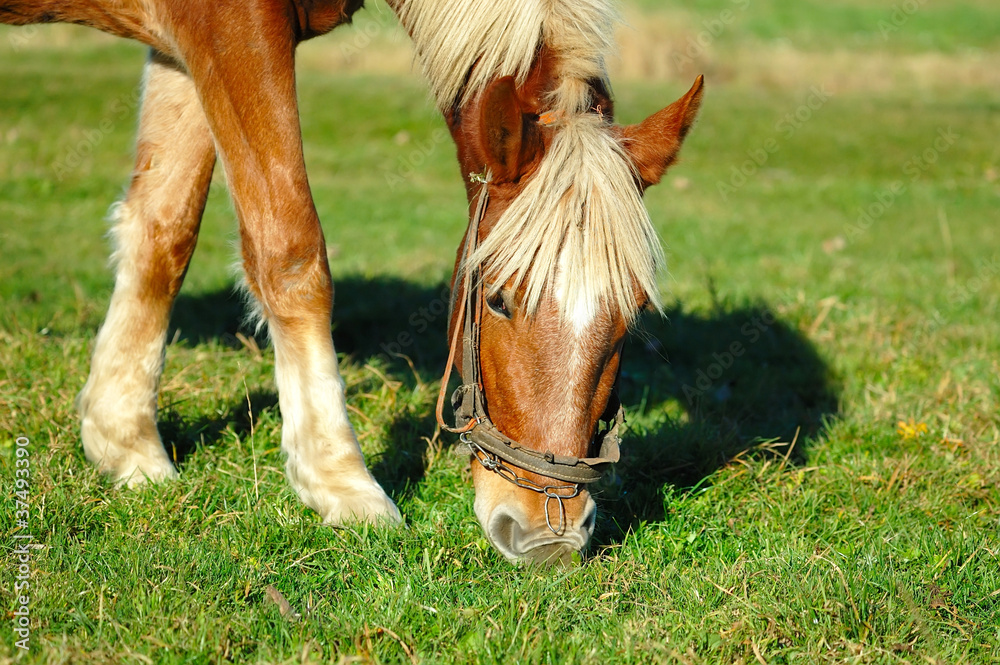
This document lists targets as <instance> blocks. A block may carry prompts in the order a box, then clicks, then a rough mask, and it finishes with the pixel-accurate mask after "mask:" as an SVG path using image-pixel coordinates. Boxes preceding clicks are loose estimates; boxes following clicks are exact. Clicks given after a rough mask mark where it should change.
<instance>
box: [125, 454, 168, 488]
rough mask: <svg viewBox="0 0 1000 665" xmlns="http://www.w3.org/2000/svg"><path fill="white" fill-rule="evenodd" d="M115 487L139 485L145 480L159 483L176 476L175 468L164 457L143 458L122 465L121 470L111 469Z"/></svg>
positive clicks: (145, 481)
mask: <svg viewBox="0 0 1000 665" xmlns="http://www.w3.org/2000/svg"><path fill="white" fill-rule="evenodd" d="M111 475H112V476H113V477H114V481H115V486H116V487H128V488H129V489H132V488H135V487H139V486H141V485H144V484H145V483H147V482H151V483H159V482H162V481H164V480H173V479H174V478H177V469H175V468H174V465H173V464H171V463H170V462H169V461H168V460H166V459H162V460H159V459H152V460H150V459H143V460H142V461H130V462H129V463H128V464H124V465H122V470H121V471H112V472H111Z"/></svg>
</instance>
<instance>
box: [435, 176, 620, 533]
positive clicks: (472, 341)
mask: <svg viewBox="0 0 1000 665" xmlns="http://www.w3.org/2000/svg"><path fill="white" fill-rule="evenodd" d="M473 180H474V181H476V182H481V183H482V189H481V190H480V194H479V200H478V202H477V204H476V212H475V214H474V215H473V217H472V219H471V221H470V222H469V228H468V230H467V231H466V239H465V248H464V250H463V264H462V265H463V267H462V271H463V273H464V288H465V297H464V298H462V299H461V301H460V302H458V307H459V310H458V318H459V320H460V321H461V322H462V325H461V327H458V326H456V327H455V330H454V332H453V333H452V337H451V343H450V345H449V354H448V364H447V366H446V367H445V372H444V376H443V377H442V379H441V391H440V393H439V394H438V401H437V409H436V415H437V421H438V425H440V427H441V429H443V430H446V431H448V432H453V433H456V434H459V435H461V436H460V438H461V441H462V442H463V443H465V444H467V445H468V446H469V448H470V451H471V452H472V454H473V455H475V456H476V459H477V460H478V461H479V462H480V464H482V465H483V466H484V467H485V468H486V469H488V470H490V471H493V472H494V473H497V474H498V475H500V476H501V477H503V478H504V479H505V480H507V481H509V482H511V483H513V484H515V485H517V486H518V487H522V488H525V489H529V490H532V491H535V492H539V493H541V494H544V495H545V497H546V505H545V513H546V514H545V520H546V523H547V524H548V526H549V529H551V530H552V531H553V533H556V534H561V532H562V528H563V526H564V524H565V511H564V508H563V505H562V502H563V500H565V499H569V498H572V497H575V496H577V495H578V494H579V493H580V485H581V484H585V483H592V482H595V481H597V480H599V479H600V478H601V475H602V473H603V471H604V469H605V468H607V466H608V465H610V464H613V463H614V462H617V461H618V459H619V456H620V451H619V444H620V443H621V439H620V438H619V435H618V430H619V427H620V425H621V424H622V423H624V422H625V412H624V410H623V409H622V406H621V402H620V401H619V400H618V394H617V393H618V390H617V380H616V382H615V388H614V389H613V390H612V396H611V399H610V400H609V402H608V407H607V409H606V410H605V413H604V414H603V415H602V417H601V420H602V421H605V422H606V423H607V427H606V428H605V429H600V430H599V431H598V432H597V435H596V436H595V437H594V440H593V441H591V447H592V448H593V447H596V448H597V449H598V451H599V452H598V454H597V456H596V457H586V458H582V459H581V458H578V457H572V456H566V455H556V454H554V453H552V452H549V451H546V452H538V451H536V450H532V449H531V448H528V447H526V446H524V445H522V444H520V443H518V442H517V441H514V440H513V439H511V438H510V437H508V436H507V435H505V434H504V433H503V432H501V431H500V429H499V428H498V427H497V426H496V425H495V424H494V423H493V422H492V421H491V420H490V417H489V413H488V412H487V409H486V395H485V393H484V391H483V383H482V371H481V367H480V364H479V330H480V321H481V316H482V302H483V285H482V279H481V276H480V275H479V274H478V272H479V270H478V266H472V265H469V264H468V259H469V257H471V256H472V254H473V252H474V251H475V249H476V245H477V243H478V240H479V225H480V223H481V222H482V220H483V217H484V216H485V214H486V207H487V205H488V203H489V179H488V177H484V176H481V175H474V176H473ZM454 293H455V290H453V294H454ZM456 300H458V299H457V298H456V297H455V296H454V295H453V296H452V303H451V305H452V308H454V306H455V304H456V302H455V301H456ZM459 334H461V336H462V337H461V340H462V379H463V384H462V385H461V386H460V387H459V388H458V389H457V390H456V391H455V392H454V393H453V394H452V397H451V403H452V408H453V409H454V411H455V426H454V427H449V426H448V425H447V424H445V422H444V416H443V413H442V412H443V410H444V399H445V393H446V392H447V389H448V379H449V377H450V376H451V370H452V366H453V365H454V362H455V353H456V352H457V350H458V343H459ZM505 463H507V464H512V465H514V466H516V467H520V468H521V469H525V470H527V471H531V472H533V473H537V474H538V475H541V476H545V477H547V478H552V479H555V480H559V481H562V482H564V483H572V484H571V485H547V486H540V485H538V484H537V483H534V482H532V481H530V480H528V479H527V478H523V477H521V476H518V475H517V473H516V472H514V471H513V470H512V469H510V468H509V467H507V466H506V465H505ZM560 491H565V492H571V493H565V494H561V493H560ZM552 499H555V500H556V501H557V502H558V508H559V524H560V527H559V529H558V530H557V529H556V528H554V527H553V526H552V522H551V521H550V520H549V514H548V513H549V510H548V503H549V501H550V500H552Z"/></svg>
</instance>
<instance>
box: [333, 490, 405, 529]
mask: <svg viewBox="0 0 1000 665" xmlns="http://www.w3.org/2000/svg"><path fill="white" fill-rule="evenodd" d="M333 503H334V505H333V506H332V509H330V510H328V511H326V514H324V515H323V523H324V524H329V525H331V526H350V525H352V524H371V525H373V526H399V525H401V524H403V516H402V515H400V514H399V509H398V508H397V507H396V504H395V503H393V501H392V499H390V498H389V497H388V495H386V493H385V492H384V491H383V490H382V488H381V487H379V486H378V485H375V487H373V488H371V489H370V490H368V491H360V492H354V493H353V495H352V496H350V497H342V498H339V499H338V500H337V501H335V502H333Z"/></svg>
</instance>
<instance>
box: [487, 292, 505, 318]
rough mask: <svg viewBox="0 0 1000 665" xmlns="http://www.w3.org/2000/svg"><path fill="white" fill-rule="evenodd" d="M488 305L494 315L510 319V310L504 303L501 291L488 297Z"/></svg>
mask: <svg viewBox="0 0 1000 665" xmlns="http://www.w3.org/2000/svg"><path fill="white" fill-rule="evenodd" d="M486 304H487V305H488V306H489V308H490V310H491V311H492V312H493V313H494V314H496V315H498V316H502V317H503V318H505V319H509V318H510V310H509V309H507V303H505V302H504V299H503V294H501V293H500V292H499V291H498V292H497V293H492V294H490V295H488V296H486Z"/></svg>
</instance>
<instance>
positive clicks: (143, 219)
mask: <svg viewBox="0 0 1000 665" xmlns="http://www.w3.org/2000/svg"><path fill="white" fill-rule="evenodd" d="M214 166H215V145H214V142H213V139H212V134H211V132H210V131H209V129H208V123H207V122H206V121H205V116H204V114H203V113H202V110H201V104H200V103H199V102H198V97H197V95H196V93H195V89H194V85H193V84H192V83H191V79H190V77H188V76H187V74H185V73H183V71H182V70H181V69H180V68H179V67H178V66H177V65H176V64H174V63H172V62H171V61H170V60H169V59H168V58H166V57H165V56H162V55H159V54H155V53H154V54H153V56H152V57H151V58H150V61H149V63H147V65H146V73H145V92H144V96H143V105H142V112H141V115H140V121H139V134H138V138H137V141H136V164H135V171H134V172H133V174H132V182H131V185H130V187H129V190H128V193H127V194H126V195H125V200H124V201H122V202H121V203H119V204H118V205H117V206H116V207H115V209H114V213H113V217H114V219H115V226H114V229H113V231H112V235H113V238H114V243H115V250H114V255H113V259H114V263H115V265H116V276H115V290H114V294H113V295H112V297H111V306H110V308H109V309H108V315H107V318H106V319H105V321H104V325H103V326H101V330H100V332H99V333H98V335H97V344H96V346H95V349H94V357H93V361H92V363H91V367H90V376H89V378H88V379H87V384H86V385H85V386H84V388H83V391H82V392H81V393H80V396H79V398H78V401H77V405H78V407H79V410H80V416H81V435H82V438H83V448H84V451H85V452H86V454H87V458H88V459H89V460H90V461H91V462H93V463H94V464H96V465H97V466H98V468H99V469H101V470H102V471H104V472H106V473H108V474H110V475H111V476H112V477H113V478H114V479H115V480H116V481H117V482H122V483H128V484H129V485H134V484H137V483H141V482H143V481H144V480H145V479H147V478H148V479H150V480H160V479H163V478H168V477H172V476H175V475H176V474H177V472H176V471H175V470H174V466H173V464H172V463H171V461H170V458H169V457H168V456H167V454H166V452H165V450H164V448H163V444H162V443H161V441H160V435H159V433H158V432H157V430H156V390H157V385H158V383H159V379H160V372H161V371H162V367H163V351H164V344H165V342H166V334H167V324H168V321H169V318H170V309H171V307H172V306H173V302H174V298H175V297H176V295H177V292H178V291H179V290H180V287H181V282H182V280H183V279H184V272H185V271H186V270H187V266H188V261H189V260H190V258H191V253H192V252H193V251H194V246H195V242H196V240H197V238H198V226H199V223H200V221H201V215H202V212H203V211H204V208H205V199H206V197H207V195H208V189H209V185H210V184H211V180H212V170H213V168H214Z"/></svg>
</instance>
